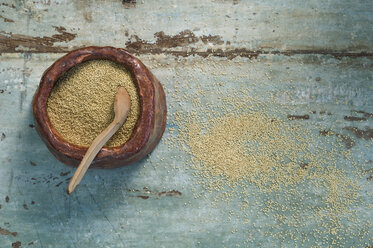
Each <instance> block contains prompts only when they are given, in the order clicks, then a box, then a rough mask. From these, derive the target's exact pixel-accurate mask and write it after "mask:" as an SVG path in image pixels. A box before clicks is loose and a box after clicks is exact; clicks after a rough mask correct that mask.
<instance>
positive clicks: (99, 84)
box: [47, 60, 140, 147]
mask: <svg viewBox="0 0 373 248" xmlns="http://www.w3.org/2000/svg"><path fill="white" fill-rule="evenodd" d="M120 86H124V87H125V88H126V90H127V91H128V94H129V95H130V97H131V109H130V112H129V115H128V117H127V120H126V122H125V123H124V125H123V126H122V127H121V128H120V129H119V130H118V132H117V133H116V134H115V135H114V136H113V137H112V138H111V139H110V140H109V141H108V142H107V143H106V145H105V146H107V147H116V146H120V145H122V144H124V143H125V142H126V141H127V140H128V139H129V138H130V136H131V133H132V131H133V128H134V127H135V125H136V122H137V119H138V116H139V111H140V105H139V96H138V93H137V88H136V85H135V84H134V82H133V79H132V76H131V74H130V73H129V72H128V71H127V70H126V69H124V68H123V67H122V66H120V65H118V64H116V63H114V62H112V61H109V60H92V61H88V62H85V63H82V64H80V65H78V66H76V67H74V68H72V69H71V70H69V71H68V72H67V73H66V74H65V75H64V76H63V77H62V78H61V79H59V81H58V82H57V84H56V85H55V86H54V88H53V89H52V92H51V94H50V96H49V99H48V107H47V111H48V115H49V118H50V121H51V123H52V125H53V127H54V128H55V129H56V130H57V132H58V133H59V134H60V135H61V136H62V137H63V138H64V139H65V140H67V141H68V142H70V143H73V144H76V145H80V146H89V145H90V144H91V143H92V141H93V140H94V139H95V138H96V137H97V135H98V134H100V133H101V132H102V131H103V130H104V129H105V128H106V127H107V126H108V125H109V124H110V123H111V122H112V120H113V118H114V111H113V104H114V98H115V94H116V92H117V90H118V88H119V87H120Z"/></svg>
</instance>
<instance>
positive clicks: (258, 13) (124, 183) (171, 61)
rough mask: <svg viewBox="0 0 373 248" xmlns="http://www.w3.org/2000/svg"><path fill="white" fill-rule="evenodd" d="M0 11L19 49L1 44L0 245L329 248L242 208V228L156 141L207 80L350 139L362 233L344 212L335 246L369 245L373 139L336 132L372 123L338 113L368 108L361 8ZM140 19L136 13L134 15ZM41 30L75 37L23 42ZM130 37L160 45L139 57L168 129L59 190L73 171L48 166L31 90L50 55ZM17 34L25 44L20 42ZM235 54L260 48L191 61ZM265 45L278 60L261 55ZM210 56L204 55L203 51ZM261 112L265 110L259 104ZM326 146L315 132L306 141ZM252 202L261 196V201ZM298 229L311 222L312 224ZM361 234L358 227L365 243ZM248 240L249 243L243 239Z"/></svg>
mask: <svg viewBox="0 0 373 248" xmlns="http://www.w3.org/2000/svg"><path fill="white" fill-rule="evenodd" d="M6 4H7V5H4V4H2V5H1V6H0V10H4V12H1V13H0V15H1V16H2V20H0V35H4V36H7V37H10V38H9V40H8V41H9V42H14V43H13V44H18V46H17V47H16V48H14V49H10V48H9V46H8V45H6V46H4V44H5V43H3V44H0V50H1V52H2V54H1V55H0V92H1V93H0V135H2V134H4V135H3V136H2V137H1V138H0V139H1V141H0V205H1V208H0V228H1V229H0V247H12V243H14V245H16V244H15V242H16V241H20V242H21V243H22V246H21V247H234V246H236V245H237V246H238V245H239V246H240V247H245V246H248V247H258V246H261V247H277V246H284V247H296V246H301V245H300V244H303V246H307V247H311V246H315V247H319V246H324V247H325V246H328V245H330V246H333V244H331V243H328V241H325V240H322V239H312V238H311V239H310V240H309V241H307V240H306V241H304V242H305V243H301V241H299V240H296V239H291V238H290V237H289V238H287V239H285V240H282V239H279V238H276V237H274V236H271V235H268V234H267V232H272V233H276V230H274V228H275V223H274V220H273V219H272V218H271V216H267V215H265V214H264V213H263V212H262V211H261V209H260V208H259V206H257V207H256V206H252V207H251V209H250V210H248V211H244V212H242V214H247V216H248V219H251V220H252V221H251V222H249V223H246V222H245V218H239V217H237V216H238V215H241V212H240V201H239V199H233V200H232V201H231V202H229V203H225V202H216V201H214V199H215V197H216V196H217V195H218V193H217V192H211V193H209V192H205V191H204V190H203V189H202V187H201V186H200V185H198V184H196V182H195V180H196V179H195V177H194V176H193V171H192V170H191V169H190V168H189V167H188V161H189V157H188V156H187V155H186V154H185V153H184V152H183V151H182V150H181V149H179V148H177V147H175V148H169V146H168V145H167V144H165V143H166V141H167V139H168V138H172V137H173V136H174V135H175V134H174V133H172V132H170V131H169V128H170V127H172V128H176V129H177V128H180V127H178V126H174V125H175V124H173V122H172V121H173V120H174V116H173V113H176V112H177V111H184V112H187V111H190V110H191V104H181V105H179V104H178V99H180V98H182V97H183V95H186V96H188V97H193V96H194V95H193V92H194V91H193V87H196V86H199V87H202V88H207V89H214V88H213V87H212V85H215V84H216V83H219V82H224V83H225V85H226V88H227V89H239V88H240V87H243V88H248V89H250V92H252V94H253V95H255V96H256V98H257V99H259V100H260V101H262V102H269V100H268V95H274V96H275V99H276V101H275V103H276V104H279V105H283V106H284V107H287V108H294V112H293V113H296V114H298V113H308V114H309V115H310V120H309V121H304V122H302V121H299V123H300V124H301V125H303V127H310V128H314V127H316V126H320V127H325V128H328V127H331V126H332V127H334V128H335V130H338V131H340V132H344V134H345V135H348V136H349V137H351V138H353V140H354V141H355V143H356V144H355V146H354V147H352V148H351V149H350V151H351V153H352V156H353V158H354V159H355V160H356V161H357V160H360V161H363V162H364V163H365V164H363V162H362V164H361V165H360V166H361V167H360V168H361V169H362V172H361V177H356V178H355V177H354V179H356V180H357V182H358V184H359V186H360V187H361V189H360V194H361V197H362V200H363V202H364V203H365V204H363V205H361V206H355V210H356V218H357V219H358V220H361V221H362V222H363V223H365V226H364V225H360V226H359V225H351V223H352V222H349V221H348V220H347V219H346V218H342V225H343V226H344V227H345V228H346V229H348V228H349V229H350V230H351V233H352V234H351V236H349V237H346V240H345V241H344V244H345V246H346V247H348V246H354V247H368V246H369V245H370V246H372V245H373V240H372V237H373V233H372V231H373V228H372V225H371V220H372V219H373V211H372V206H373V197H372V190H371V188H372V182H373V181H372V180H368V178H369V176H370V175H371V173H372V172H369V170H368V169H369V168H372V166H373V165H372V164H371V161H373V153H372V140H365V139H360V138H358V137H356V136H355V135H354V134H353V133H351V132H348V131H346V130H344V131H343V127H346V126H354V127H358V128H360V129H364V128H365V127H366V126H368V127H370V128H373V119H372V118H370V117H367V118H366V119H367V120H366V121H362V122H351V121H348V120H345V116H362V115H361V114H360V115H357V114H356V112H353V111H354V110H358V111H365V112H367V113H372V112H373V97H372V95H373V71H372V67H373V64H372V56H371V55H369V54H365V55H364V54H362V55H357V56H352V55H351V54H356V53H360V52H364V53H371V52H372V50H371V49H372V47H373V46H372V43H373V42H372V41H373V35H372V34H373V32H372V27H373V25H372V24H373V19H372V18H373V14H372V13H373V6H372V3H371V1H352V2H351V1H327V2H318V1H301V2H299V1H290V0H289V1H285V0H284V1H277V2H272V1H247V2H246V1H207V0H206V1H188V2H184V1H167V2H165V3H163V4H161V5H160V4H159V3H158V2H157V1H144V2H141V1H137V2H136V4H135V5H133V4H132V5H131V4H129V5H126V4H125V5H123V4H122V3H121V2H120V1H105V2H103V3H101V4H98V3H91V2H89V1H76V2H74V3H73V4H71V3H65V2H62V1H37V2H36V3H33V2H31V1H25V2H15V3H12V2H10V1H9V2H6ZM12 4H14V8H13V7H11V5H12ZM9 6H10V7H9ZM254 13H255V14H254ZM276 13H278V14H276ZM144 16H146V17H147V18H138V19H135V17H144ZM4 18H8V19H11V20H13V21H14V22H9V20H8V21H6V20H5V19H4ZM53 26H58V27H59V26H62V27H65V28H66V32H69V33H74V34H75V33H76V34H77V35H76V37H75V38H74V39H72V40H70V41H69V40H66V42H65V41H64V40H63V39H62V40H59V41H58V39H59V38H58V37H57V38H56V36H55V39H56V42H52V44H47V45H45V46H44V45H42V46H37V45H33V44H32V42H31V41H32V39H33V38H35V37H52V36H53V35H56V34H58V31H56V28H54V27H53ZM184 30H191V31H192V33H193V34H194V35H195V36H196V37H197V39H198V42H195V43H194V42H192V41H193V37H190V35H189V38H191V39H192V41H188V42H186V43H185V44H184V43H182V42H181V43H180V41H175V37H174V38H172V37H171V36H172V35H177V34H178V33H180V32H182V31H184ZM273 30H275V31H274V32H273ZM160 31H164V33H165V34H166V35H169V36H170V37H168V38H167V39H166V40H167V42H171V43H172V42H176V46H175V47H172V46H171V45H162V44H161V43H157V42H156V41H157V38H156V37H155V36H154V34H155V33H157V32H160ZM4 32H5V33H7V34H4ZM62 32H63V31H62ZM95 32H96V33H95ZM126 32H128V34H127V35H126ZM10 33H12V34H13V36H11V35H10ZM14 34H20V35H27V37H23V38H22V37H20V36H15V35H14ZM134 35H138V37H139V39H142V40H144V41H143V44H145V43H146V44H147V45H148V46H151V45H149V44H156V45H155V48H159V49H161V51H162V52H161V53H160V54H158V53H155V52H152V51H150V50H147V51H145V50H144V51H143V52H142V53H141V54H140V55H139V58H140V59H141V60H142V61H143V62H144V63H145V64H146V65H147V66H149V67H150V68H151V70H152V72H153V73H154V74H155V75H156V76H157V78H158V79H159V80H160V81H161V82H162V84H163V85H164V87H165V90H166V94H167V100H168V109H169V113H170V114H169V120H168V124H167V127H168V128H167V129H166V132H165V135H164V137H163V139H162V142H161V143H160V144H159V145H158V146H157V148H156V149H155V150H154V152H153V153H152V154H151V155H150V156H149V157H148V158H146V159H144V160H143V161H141V162H139V163H137V164H134V165H131V166H129V167H125V168H120V169H114V170H89V171H88V173H87V175H86V176H85V178H84V180H83V181H82V183H81V184H80V185H79V188H78V190H77V191H76V192H74V194H73V195H71V196H68V195H67V194H66V193H65V189H66V186H67V183H68V180H69V178H70V177H71V176H72V173H73V171H74V170H73V169H72V168H70V167H67V166H65V165H63V164H62V163H60V162H58V161H57V160H56V159H55V158H54V157H53V156H52V155H51V154H50V153H49V151H48V150H47V148H46V147H45V145H44V144H43V143H42V141H41V140H40V138H39V136H38V135H37V134H36V132H35V130H34V128H33V117H32V110H31V100H32V96H33V93H34V92H35V90H36V87H37V85H38V82H39V80H40V78H41V76H42V73H43V71H44V70H45V69H46V68H47V67H48V66H50V65H51V64H52V63H53V62H54V61H55V60H56V59H57V58H59V57H60V56H62V55H63V54H64V53H58V51H63V52H64V51H65V50H66V51H68V50H70V49H72V48H73V47H76V46H84V45H91V44H92V45H113V46H118V47H125V44H126V43H127V44H128V45H131V44H135V43H136V42H138V41H139V40H137V39H136V38H135V37H134ZM204 35H205V36H208V35H220V36H221V37H220V38H219V39H221V40H223V41H224V43H223V44H220V42H218V41H210V42H207V43H206V44H205V43H204V42H203V41H202V37H203V36H204ZM1 37H3V36H1ZM189 38H188V40H189ZM22 39H26V40H27V44H28V45H25V46H23V45H19V44H20V40H22ZM219 39H218V40H219ZM2 41H4V39H3V40H2ZM131 41H132V42H131ZM227 41H229V42H230V44H228V43H227ZM36 42H39V43H42V42H45V39H44V40H43V39H41V40H38V39H36ZM128 42H129V43H128ZM146 44H145V45H146ZM168 44H170V43H168ZM145 45H144V46H145ZM61 47H62V48H61ZM242 47H244V48H245V49H246V50H245V51H244V53H245V54H246V55H247V54H249V53H250V52H252V51H255V50H257V49H261V50H262V51H261V52H260V54H259V55H258V54H257V55H258V56H257V57H256V58H252V59H249V58H244V57H239V56H238V57H236V58H234V59H230V58H229V56H228V55H224V56H223V57H217V56H211V57H208V58H203V57H201V56H199V55H198V51H200V52H201V53H200V55H201V54H203V53H202V52H206V51H209V50H208V49H211V48H213V49H223V50H224V51H227V52H229V51H232V50H234V49H236V48H242ZM192 48H195V49H197V50H193V49H192ZM177 51H181V52H188V51H191V52H193V51H194V53H195V55H194V56H187V55H186V54H183V56H185V57H177V56H175V52H177ZM196 51H197V52H196ZM266 51H279V52H280V53H282V54H280V55H268V54H265V53H266ZM302 51H303V52H302ZM324 51H325V52H324ZM287 52H289V53H290V54H289V55H291V56H287V55H288V54H286V53H287ZM333 52H337V53H338V54H340V57H338V56H337V57H338V58H336V56H335V54H334V53H333ZM210 53H211V54H212V55H213V51H210ZM297 53H300V54H297ZM302 53H303V54H302ZM304 53H311V54H304ZM323 53H325V54H323ZM215 55H216V54H215ZM255 56H256V55H255ZM222 70H225V71H226V72H227V73H222ZM176 85H177V86H179V87H175V86H176ZM215 93H216V92H215V91H212V92H211V94H209V95H208V96H207V97H204V98H203V99H201V100H202V104H209V103H210V104H211V103H212V102H213V100H214V97H215V96H216V94H215ZM266 111H268V112H270V113H271V109H270V108H268V109H267V110H266ZM312 111H316V114H312ZM322 111H326V114H321V112H322ZM327 112H330V113H332V115H327ZM273 114H276V113H273ZM324 138H325V137H322V136H320V139H319V140H318V141H319V142H323V139H324ZM341 150H342V151H346V148H345V147H342V148H341ZM369 161H370V162H369ZM340 165H341V167H342V168H343V169H344V170H345V171H349V170H350V167H349V166H350V165H349V162H348V161H347V160H346V161H345V160H341V163H340ZM196 192H197V193H198V192H203V195H202V197H198V198H196V197H195V194H196ZM255 200H259V201H263V202H264V201H265V200H266V198H265V197H264V196H263V198H262V199H255ZM231 210H233V211H234V212H235V214H234V215H232V214H230V211H231ZM366 221H367V222H366ZM366 223H368V224H366ZM306 226H307V228H314V225H313V224H312V223H306ZM6 230H7V231H9V232H17V235H15V234H14V235H12V234H11V233H8V232H7V231H6ZM362 231H365V232H367V234H366V235H365V236H364V237H362V236H361V235H360V233H361V232H362ZM250 237H252V238H253V240H254V241H252V242H251V241H247V240H248V239H249V238H250Z"/></svg>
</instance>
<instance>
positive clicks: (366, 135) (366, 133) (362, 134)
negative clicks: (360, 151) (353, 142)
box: [343, 126, 373, 140]
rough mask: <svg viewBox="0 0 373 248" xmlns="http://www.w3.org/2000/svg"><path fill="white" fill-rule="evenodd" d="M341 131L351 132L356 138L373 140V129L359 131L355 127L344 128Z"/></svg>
mask: <svg viewBox="0 0 373 248" xmlns="http://www.w3.org/2000/svg"><path fill="white" fill-rule="evenodd" d="M343 129H345V130H348V131H350V132H352V133H353V134H354V135H355V136H356V137H357V138H359V139H365V140H372V139H373V129H372V128H370V127H368V126H367V127H365V130H363V129H359V128H357V127H350V126H349V127H344V128H343Z"/></svg>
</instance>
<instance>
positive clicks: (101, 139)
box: [67, 119, 123, 194]
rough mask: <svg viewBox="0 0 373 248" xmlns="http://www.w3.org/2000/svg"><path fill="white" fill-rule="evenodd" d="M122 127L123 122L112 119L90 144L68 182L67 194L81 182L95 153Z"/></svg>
mask: <svg viewBox="0 0 373 248" xmlns="http://www.w3.org/2000/svg"><path fill="white" fill-rule="evenodd" d="M122 125H123V121H121V120H117V119H114V121H113V122H112V123H110V125H109V126H107V127H106V128H105V130H104V131H102V132H101V133H100V134H99V135H98V136H97V137H96V138H95V139H94V140H93V142H92V144H91V146H90V147H89V149H88V151H87V152H86V154H85V155H84V157H83V159H82V161H81V162H80V164H79V166H78V168H77V169H76V171H75V173H74V175H73V177H72V178H71V180H70V183H69V186H68V187H67V193H68V194H71V193H72V192H73V191H74V190H75V188H76V186H78V184H79V183H80V181H81V180H82V178H83V176H84V174H85V173H86V172H87V170H88V167H89V166H90V165H91V163H92V161H93V159H94V158H95V157H96V155H97V153H98V152H99V151H100V150H101V148H102V147H103V146H104V145H105V143H106V142H107V141H108V140H109V139H110V138H111V136H113V134H114V133H115V132H116V131H118V129H119V128H120V127H121V126H122Z"/></svg>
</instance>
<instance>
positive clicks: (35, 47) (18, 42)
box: [0, 26, 76, 54]
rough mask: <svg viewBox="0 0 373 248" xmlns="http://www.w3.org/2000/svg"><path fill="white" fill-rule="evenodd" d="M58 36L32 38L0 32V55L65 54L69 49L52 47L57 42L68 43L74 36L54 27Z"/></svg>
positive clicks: (62, 28)
mask: <svg viewBox="0 0 373 248" xmlns="http://www.w3.org/2000/svg"><path fill="white" fill-rule="evenodd" d="M54 28H55V30H56V31H57V32H58V34H54V35H52V36H50V37H49V36H43V37H32V36H28V35H22V34H12V33H6V32H4V31H0V54H1V53H5V52H7V53H14V52H26V51H32V52H67V51H69V49H68V48H67V47H62V46H54V44H55V43H57V42H69V41H71V40H73V39H75V37H76V34H73V33H69V32H67V31H66V28H64V27H56V26H55V27H54Z"/></svg>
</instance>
